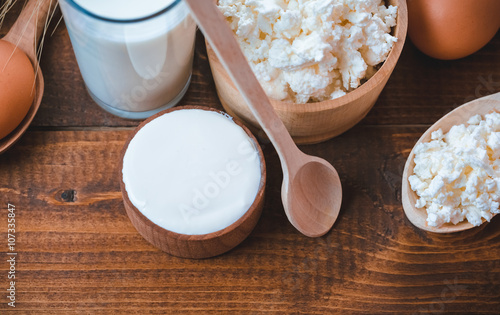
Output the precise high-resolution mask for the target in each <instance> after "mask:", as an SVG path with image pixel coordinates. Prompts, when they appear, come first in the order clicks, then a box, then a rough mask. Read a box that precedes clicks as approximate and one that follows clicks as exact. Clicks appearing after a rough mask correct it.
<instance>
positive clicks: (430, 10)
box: [408, 0, 500, 60]
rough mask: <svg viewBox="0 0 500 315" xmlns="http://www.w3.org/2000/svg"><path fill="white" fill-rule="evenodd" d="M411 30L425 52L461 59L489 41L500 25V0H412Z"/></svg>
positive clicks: (411, 35) (409, 19)
mask: <svg viewBox="0 0 500 315" xmlns="http://www.w3.org/2000/svg"><path fill="white" fill-rule="evenodd" d="M408 23H409V24H408V34H409V36H410V38H411V40H412V42H413V43H414V44H415V46H417V48H418V49H420V50H421V51H422V52H423V53H425V54H427V55H429V56H431V57H434V58H437V59H444V60H450V59H459V58H463V57H465V56H468V55H470V54H472V53H474V52H476V51H478V50H479V49H481V48H482V47H483V46H484V45H486V44H487V43H488V42H489V41H490V40H491V39H492V38H493V36H495V33H496V32H497V31H498V29H499V28H500V0H459V1H458V0H408Z"/></svg>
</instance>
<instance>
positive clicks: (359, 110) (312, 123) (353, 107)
mask: <svg viewBox="0 0 500 315" xmlns="http://www.w3.org/2000/svg"><path fill="white" fill-rule="evenodd" d="M387 3H388V4H392V5H397V6H398V17H397V25H396V26H395V27H394V29H393V34H394V35H395V36H396V37H397V39H398V41H397V42H396V43H395V44H394V46H393V48H392V51H391V52H390V53H389V55H388V57H387V60H386V61H385V62H384V63H383V65H382V67H381V68H380V69H379V70H378V71H377V73H376V74H375V75H374V76H373V77H372V78H370V79H369V80H368V81H367V82H365V83H363V84H362V85H361V86H360V87H358V88H357V89H355V90H353V91H351V92H349V93H347V94H346V95H344V96H342V97H340V98H337V99H334V100H328V101H323V102H316V103H307V104H295V103H289V102H282V101H277V100H272V99H271V104H272V105H273V107H274V109H275V110H276V112H277V114H278V116H279V117H280V118H281V120H282V121H283V123H284V124H285V126H286V127H287V129H288V131H289V132H290V134H291V135H292V137H293V138H294V140H295V142H296V143H298V144H309V143H318V142H322V141H325V140H328V139H330V138H333V137H335V136H337V135H339V134H341V133H343V132H345V131H347V130H348V129H350V128H351V127H353V126H354V125H356V124H357V123H358V122H359V121H360V120H361V119H363V118H364V117H365V116H366V114H368V112H369V111H370V109H371V108H372V107H373V105H374V104H375V102H376V101H377V99H378V97H379V95H380V93H381V92H382V89H383V88H384V86H385V84H386V83H387V80H389V77H390V75H391V73H392V71H393V70H394V67H395V66H396V63H397V61H398V59H399V56H400V55H401V51H402V50H403V45H404V42H405V39H406V30H407V26H408V12H407V8H406V1H405V0H387ZM207 53H208V60H209V61H210V67H211V68H212V75H213V77H214V81H215V85H216V88H217V94H218V95H219V99H220V101H221V103H222V106H224V109H225V110H226V111H227V112H228V113H229V114H230V115H231V116H233V117H237V118H239V119H241V120H242V121H243V122H245V124H246V125H247V126H248V127H249V128H250V129H251V130H252V131H254V133H255V134H257V135H259V136H260V135H262V136H263V135H264V133H263V132H262V131H260V127H259V124H258V123H257V121H256V120H255V118H254V117H253V115H252V113H251V112H250V109H249V108H248V106H247V105H246V103H245V101H244V100H243V98H242V96H241V94H240V93H239V92H238V90H237V89H236V87H235V86H234V84H233V83H232V81H231V79H230V77H229V75H228V74H227V72H226V71H225V69H224V67H223V66H222V64H221V63H220V61H219V60H218V58H217V56H216V55H215V52H214V51H213V50H212V49H211V48H210V46H209V45H208V43H207Z"/></svg>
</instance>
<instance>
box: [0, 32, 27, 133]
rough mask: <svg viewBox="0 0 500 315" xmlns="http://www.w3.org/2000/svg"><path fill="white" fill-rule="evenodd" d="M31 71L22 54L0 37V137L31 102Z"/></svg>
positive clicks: (13, 125)
mask: <svg viewBox="0 0 500 315" xmlns="http://www.w3.org/2000/svg"><path fill="white" fill-rule="evenodd" d="M34 82H35V72H34V70H33V66H32V65H31V62H30V60H29V59H28V57H27V56H26V54H25V53H24V52H23V51H21V50H20V49H19V48H16V46H15V45H13V44H11V43H9V42H7V41H3V40H0V139H2V138H4V137H5V136H7V135H8V134H9V133H10V132H12V131H13V130H14V129H16V127H17V126H18V125H19V124H20V123H21V121H22V120H23V119H24V117H25V116H26V114H27V113H28V110H29V109H30V107H31V104H32V103H33V98H34V95H35V90H34Z"/></svg>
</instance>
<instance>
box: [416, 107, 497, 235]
mask: <svg viewBox="0 0 500 315" xmlns="http://www.w3.org/2000/svg"><path fill="white" fill-rule="evenodd" d="M467 124H468V125H467V126H465V125H456V126H453V127H452V128H451V129H450V131H449V132H448V133H446V134H444V133H443V131H442V130H441V129H439V130H437V131H434V132H433V133H432V134H431V141H430V142H426V143H420V144H418V145H417V146H416V147H415V158H414V161H415V167H414V169H413V172H414V175H412V176H410V177H409V178H408V180H409V183H410V186H411V189H412V190H413V191H415V192H416V193H417V195H418V196H419V199H418V200H417V202H416V204H415V206H416V207H417V208H425V209H426V210H427V224H428V225H429V226H434V227H440V226H442V225H443V224H445V223H453V224H457V223H459V222H462V221H464V220H465V219H467V221H468V222H469V223H471V224H473V225H474V226H478V225H480V224H481V223H482V222H483V221H482V219H485V220H486V221H490V219H491V218H492V216H493V215H494V214H497V213H499V212H500V210H499V205H500V204H499V201H500V159H499V158H500V114H499V113H491V114H487V115H485V118H484V119H482V117H481V116H480V115H476V116H473V117H471V118H470V119H469V121H468V122H467Z"/></svg>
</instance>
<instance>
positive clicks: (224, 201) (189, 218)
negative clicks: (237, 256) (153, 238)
mask: <svg viewBox="0 0 500 315" xmlns="http://www.w3.org/2000/svg"><path fill="white" fill-rule="evenodd" d="M122 174H123V182H124V184H125V189H126V191H127V195H128V198H129V199H130V201H131V202H132V204H133V205H134V206H135V207H136V208H137V209H138V210H139V211H141V212H142V214H144V216H146V217H147V218H148V219H149V220H150V221H152V222H154V223H156V224H157V225H159V226H161V227H163V228H165V229H167V230H170V231H173V232H176V233H181V234H188V235H199V234H208V233H212V232H216V231H220V230H222V229H224V228H226V227H228V226H230V225H231V224H232V223H234V222H236V221H237V220H238V219H239V218H240V217H242V216H243V215H244V214H245V213H246V211H247V210H248V209H249V208H250V206H251V205H252V203H253V202H254V199H255V197H256V196H257V193H258V191H259V187H260V182H261V161H260V158H259V155H258V151H257V148H256V147H255V144H254V143H253V142H252V140H251V139H250V137H249V136H248V135H247V134H246V133H245V131H244V130H243V129H242V128H241V127H240V126H238V125H237V124H235V123H234V122H233V121H232V120H231V119H230V118H228V117H226V116H224V115H222V114H219V113H216V112H212V111H205V110H198V109H183V110H176V111H173V112H171V113H168V114H164V115H162V116H160V117H158V118H156V119H154V120H153V121H151V122H149V123H148V124H146V125H145V126H144V127H142V128H141V129H140V130H139V131H138V132H137V133H136V135H135V136H134V138H133V139H132V140H131V141H130V143H129V145H128V147H127V150H126V152H125V155H124V158H123V169H122Z"/></svg>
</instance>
